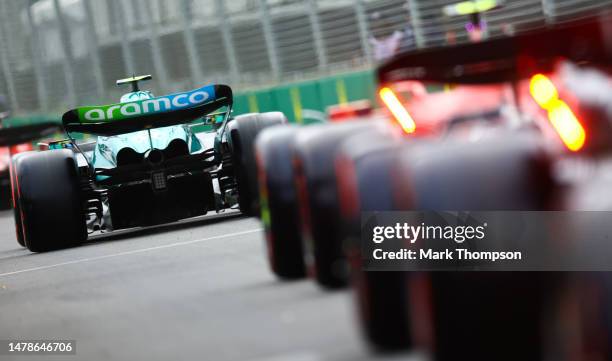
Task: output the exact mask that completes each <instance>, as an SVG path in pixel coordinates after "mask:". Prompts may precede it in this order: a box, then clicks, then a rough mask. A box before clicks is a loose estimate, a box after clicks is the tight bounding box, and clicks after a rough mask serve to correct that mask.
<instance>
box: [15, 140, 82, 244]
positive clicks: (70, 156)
mask: <svg viewBox="0 0 612 361" xmlns="http://www.w3.org/2000/svg"><path fill="white" fill-rule="evenodd" d="M14 170H15V180H16V184H17V187H18V188H17V191H18V194H19V197H18V199H19V201H18V209H19V210H20V214H21V221H22V222H23V227H22V229H23V240H24V244H25V246H26V247H27V248H28V249H29V250H30V251H32V252H46V251H52V250H57V249H62V248H68V247H73V246H77V245H79V244H80V243H82V242H83V241H85V239H86V238H87V227H86V222H85V212H84V208H83V204H84V202H83V198H82V196H81V191H80V187H79V177H78V169H77V165H76V160H75V158H74V153H73V152H72V151H71V150H67V149H61V150H50V151H44V152H33V153H27V154H24V155H23V156H22V157H20V158H19V159H18V161H17V162H16V163H15V164H14ZM16 208H17V207H16Z"/></svg>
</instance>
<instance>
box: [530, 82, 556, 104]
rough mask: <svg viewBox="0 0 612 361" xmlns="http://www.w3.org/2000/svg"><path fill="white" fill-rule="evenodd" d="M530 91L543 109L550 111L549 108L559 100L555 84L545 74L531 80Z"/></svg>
mask: <svg viewBox="0 0 612 361" xmlns="http://www.w3.org/2000/svg"><path fill="white" fill-rule="evenodd" d="M529 91H530V92H531V96H532V97H533V99H534V100H535V101H536V103H538V105H539V106H541V107H542V108H543V109H548V106H549V105H550V104H551V103H552V102H553V101H555V100H557V99H558V98H559V93H558V92H557V88H556V87H555V84H553V82H552V81H550V79H548V77H547V76H546V75H543V74H536V75H534V76H533V77H532V78H531V82H530V84H529Z"/></svg>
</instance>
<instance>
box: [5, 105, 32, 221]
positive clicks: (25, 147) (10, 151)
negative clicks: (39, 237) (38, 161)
mask: <svg viewBox="0 0 612 361" xmlns="http://www.w3.org/2000/svg"><path fill="white" fill-rule="evenodd" d="M10 115H11V112H10V110H9V107H8V104H7V101H6V99H5V98H4V97H3V96H0V128H2V127H3V126H4V124H3V123H4V121H5V120H6V119H8V118H9V117H10ZM30 150H33V147H32V145H31V144H29V143H21V144H15V145H12V146H10V147H6V146H5V147H0V209H9V208H11V177H10V174H9V168H10V163H11V156H12V155H14V154H17V153H21V152H27V151H30Z"/></svg>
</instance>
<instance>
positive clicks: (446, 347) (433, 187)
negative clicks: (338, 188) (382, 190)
mask: <svg viewBox="0 0 612 361" xmlns="http://www.w3.org/2000/svg"><path fill="white" fill-rule="evenodd" d="M395 170H396V171H397V174H396V175H395V176H394V177H393V179H394V182H395V185H394V186H393V188H394V190H395V192H396V197H397V199H396V202H397V203H398V205H399V208H400V209H404V210H432V211H448V210H456V211H466V210H467V211H501V210H503V211H509V210H514V211H537V210H546V209H548V205H549V204H550V200H551V197H552V193H551V190H552V189H553V182H552V181H551V179H552V178H551V176H550V167H549V162H548V158H547V156H546V155H545V153H544V152H543V151H542V149H541V147H540V139H539V137H532V136H531V134H519V133H517V132H514V133H511V134H506V135H505V136H503V137H499V138H497V137H495V138H492V139H486V140H481V141H478V142H458V141H447V142H442V143H439V144H436V145H434V146H431V147H426V148H420V149H419V150H418V151H416V152H414V151H413V152H409V153H403V154H402V156H401V159H400V161H399V162H398V166H397V167H396V169H395ZM425 277H426V278H427V279H428V281H427V282H428V286H426V287H422V288H421V289H422V290H429V291H428V292H429V295H428V296H427V297H425V298H426V299H429V300H430V305H429V306H430V307H427V308H426V309H427V310H428V312H429V314H427V315H423V314H422V315H421V319H422V320H425V321H424V322H420V323H418V325H420V327H421V329H426V330H431V333H430V334H429V336H430V339H429V340H428V342H426V344H427V345H434V346H433V347H434V349H433V350H432V351H433V354H434V358H435V359H436V360H440V361H445V360H464V359H465V360H468V359H469V360H489V359H492V358H494V359H496V360H519V359H520V360H538V359H543V355H542V347H543V345H544V344H545V342H544V341H545V340H544V338H543V337H542V334H541V329H542V326H543V324H542V321H543V319H544V318H545V317H544V314H543V312H545V308H546V307H545V305H546V304H547V303H548V302H549V301H550V300H549V299H548V298H547V297H550V295H551V294H553V292H552V291H551V290H550V288H549V286H550V285H551V284H553V283H554V282H553V281H554V279H555V277H556V276H554V275H552V274H549V273H544V272H535V273H529V272H515V273H509V272H508V273H506V272H432V273H429V274H428V275H426V276H425ZM410 296H411V302H413V303H414V302H415V301H414V300H415V298H414V297H423V292H421V293H420V294H415V293H411V295H410ZM416 325H417V323H415V326H416ZM425 325H427V326H425Z"/></svg>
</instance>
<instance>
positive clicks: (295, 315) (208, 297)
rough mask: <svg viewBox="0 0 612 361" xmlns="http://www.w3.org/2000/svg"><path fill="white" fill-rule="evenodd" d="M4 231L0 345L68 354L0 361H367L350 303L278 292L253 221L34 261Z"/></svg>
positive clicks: (123, 239) (3, 220)
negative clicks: (39, 344) (46, 342)
mask: <svg viewBox="0 0 612 361" xmlns="http://www.w3.org/2000/svg"><path fill="white" fill-rule="evenodd" d="M12 222H13V219H12V215H11V214H10V213H0V340H8V339H18V340H37V339H64V340H68V339H70V340H76V342H77V344H76V345H77V354H76V356H25V355H21V356H14V357H9V356H5V355H0V360H20V361H21V360H29V359H33V360H41V359H45V360H214V361H223V360H231V361H234V360H246V361H249V360H261V361H264V360H274V361H316V360H346V361H349V360H350V361H353V360H355V361H357V360H367V359H372V357H373V356H372V354H371V353H370V352H368V350H367V349H366V347H365V346H364V343H363V342H362V340H361V337H360V335H359V332H358V328H357V327H356V325H355V320H354V317H353V316H354V312H355V311H354V308H353V304H352V300H351V297H352V295H351V294H350V293H348V292H331V293H330V292H322V291H321V290H320V289H318V287H316V285H314V284H313V283H312V282H309V281H299V282H291V283H284V282H279V281H278V280H276V279H275V278H274V276H273V275H272V274H271V273H270V271H269V270H268V266H267V263H266V261H265V254H264V251H265V249H264V242H263V235H262V232H261V230H260V228H261V225H260V223H259V222H258V221H257V220H255V219H250V218H244V217H242V216H240V215H236V214H233V215H232V214H229V215H222V216H216V215H215V216H208V217H204V218H201V219H198V220H195V221H191V222H186V223H179V224H173V225H170V226H164V227H156V228H152V229H144V230H136V231H130V232H124V233H121V234H117V235H113V236H106V237H96V238H95V239H94V240H92V241H91V242H89V243H87V244H86V245H83V246H81V247H77V248H72V249H68V250H62V251H57V252H51V253H44V254H32V253H30V252H29V251H27V250H25V249H23V248H20V247H19V246H18V244H17V242H16V241H15V238H14V234H13V223H12ZM397 356H398V355H396V356H395V357H393V358H394V359H395V358H397ZM402 358H403V357H402Z"/></svg>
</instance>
